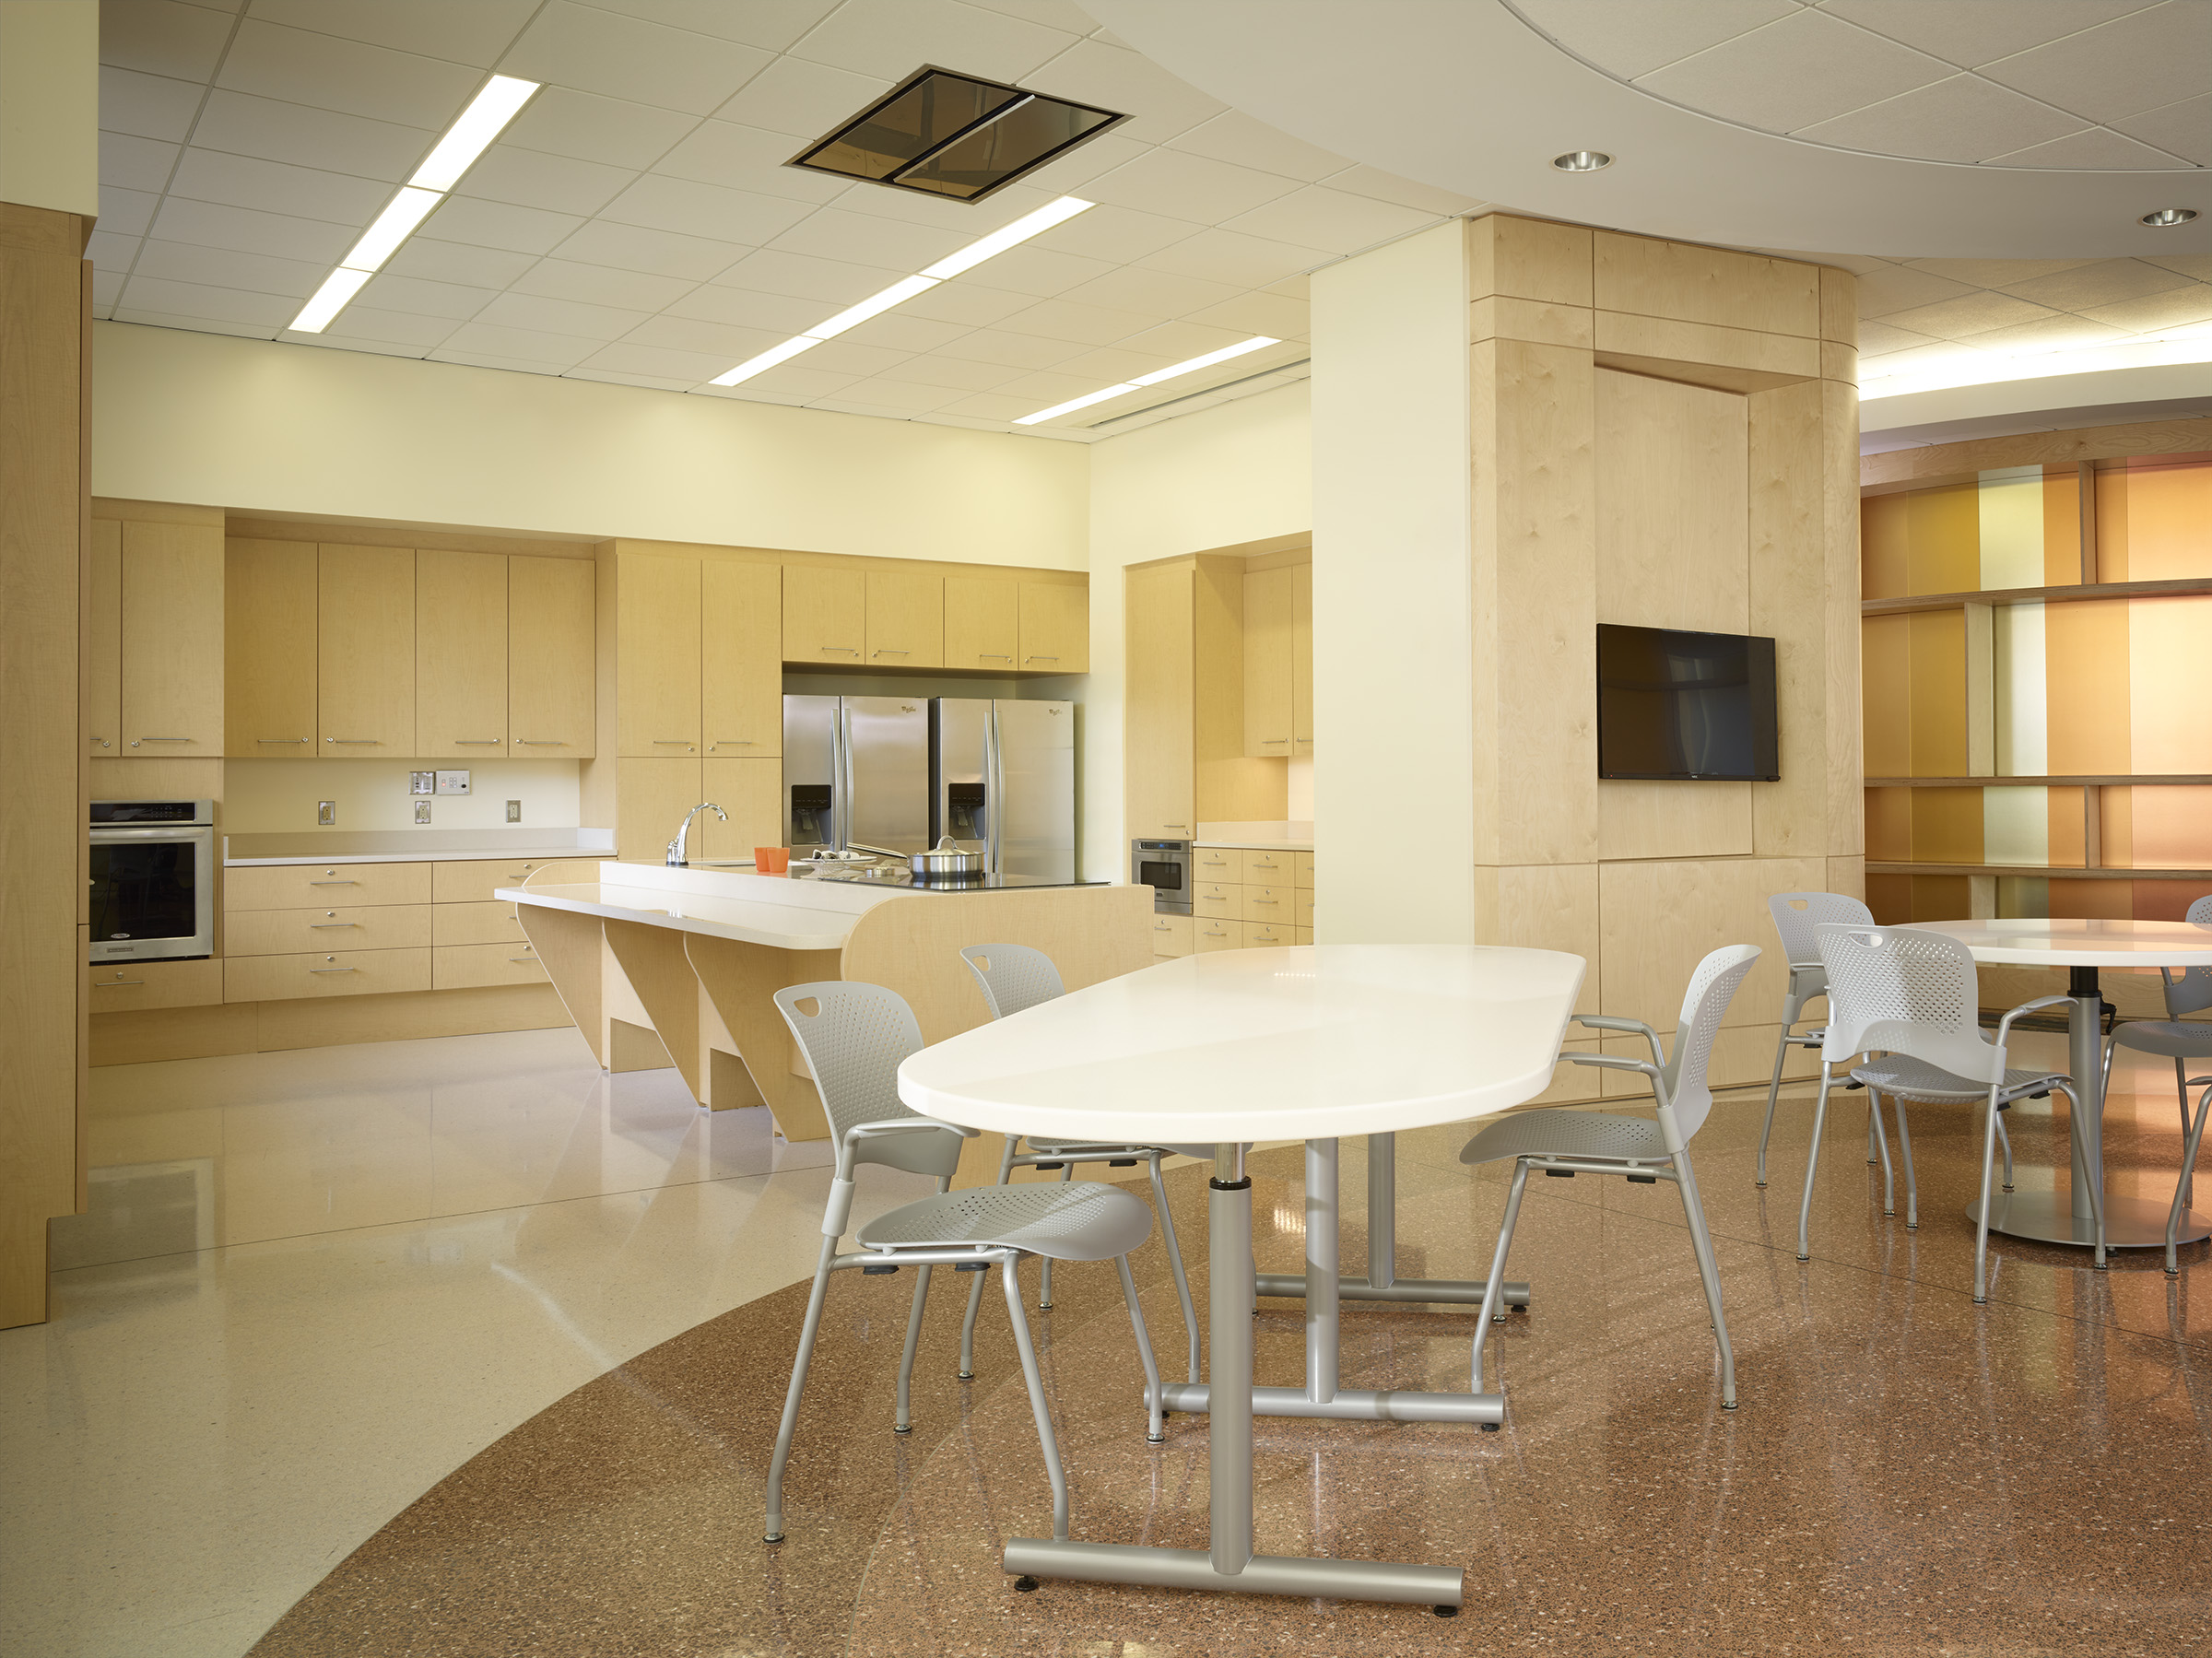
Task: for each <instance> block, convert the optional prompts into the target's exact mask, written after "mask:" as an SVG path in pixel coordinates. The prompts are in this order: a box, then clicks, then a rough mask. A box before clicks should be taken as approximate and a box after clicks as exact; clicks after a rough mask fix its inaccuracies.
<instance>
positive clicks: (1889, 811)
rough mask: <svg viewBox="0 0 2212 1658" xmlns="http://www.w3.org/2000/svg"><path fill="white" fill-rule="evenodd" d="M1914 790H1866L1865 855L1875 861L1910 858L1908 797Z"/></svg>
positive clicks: (1901, 860)
mask: <svg viewBox="0 0 2212 1658" xmlns="http://www.w3.org/2000/svg"><path fill="white" fill-rule="evenodd" d="M1919 792H1920V791H1918V790H1917V789H1869V790H1867V791H1866V855H1867V856H1868V857H1869V858H1872V859H1873V860H1874V861H1875V862H1876V863H1877V864H1907V863H1910V862H1912V796H1913V795H1914V794H1918V793H1919Z"/></svg>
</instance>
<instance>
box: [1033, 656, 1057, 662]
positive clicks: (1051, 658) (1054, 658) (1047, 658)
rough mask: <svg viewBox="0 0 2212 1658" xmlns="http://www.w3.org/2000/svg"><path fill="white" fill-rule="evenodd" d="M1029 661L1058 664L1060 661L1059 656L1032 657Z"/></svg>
mask: <svg viewBox="0 0 2212 1658" xmlns="http://www.w3.org/2000/svg"><path fill="white" fill-rule="evenodd" d="M1029 660H1030V662H1058V661H1059V660H1060V659H1059V658H1058V657H1057V656H1032V657H1030V658H1029Z"/></svg>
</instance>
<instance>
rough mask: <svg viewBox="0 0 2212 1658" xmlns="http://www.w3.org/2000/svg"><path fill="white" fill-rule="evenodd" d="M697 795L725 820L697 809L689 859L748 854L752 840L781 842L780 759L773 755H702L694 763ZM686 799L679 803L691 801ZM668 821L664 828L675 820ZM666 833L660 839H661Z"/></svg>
mask: <svg viewBox="0 0 2212 1658" xmlns="http://www.w3.org/2000/svg"><path fill="white" fill-rule="evenodd" d="M699 798H700V800H711V801H712V802H714V804H715V805H719V806H720V807H721V808H722V809H723V810H724V811H725V812H727V813H728V814H729V815H730V820H729V821H728V822H727V823H724V822H723V821H722V819H721V818H719V817H715V816H714V814H713V813H712V812H701V813H700V816H699V821H698V822H696V823H694V824H693V825H692V826H691V844H690V848H689V855H690V857H691V859H692V860H693V861H694V862H701V861H709V862H716V863H721V862H728V861H730V860H734V859H749V858H750V857H751V856H752V855H753V848H755V847H756V846H781V845H782V844H783V762H782V760H779V759H742V760H733V759H707V760H702V761H701V762H700V795H699ZM697 804H698V802H696V801H687V802H686V803H685V809H686V810H688V809H689V808H690V807H691V806H692V805H697ZM681 821H682V817H681V815H680V814H679V815H678V816H677V818H676V819H675V820H674V821H672V822H670V824H669V826H668V834H670V835H672V834H674V833H675V832H676V824H677V822H681ZM667 838H668V837H667V835H664V836H662V837H661V839H662V840H663V841H666V840H667Z"/></svg>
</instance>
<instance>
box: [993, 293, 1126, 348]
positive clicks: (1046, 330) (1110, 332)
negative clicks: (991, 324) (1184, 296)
mask: <svg viewBox="0 0 2212 1658" xmlns="http://www.w3.org/2000/svg"><path fill="white" fill-rule="evenodd" d="M1157 321H1158V319H1157V318H1154V317H1148V316H1146V315H1145V314H1143V313H1142V312H1135V311H1116V310H1113V309H1112V308H1110V307H1108V306H1104V305H1078V304H1076V303H1075V302H1074V301H1072V300H1042V301H1041V302H1040V303H1038V304H1035V305H1032V306H1030V308H1029V310H1027V311H1018V312H1015V313H1014V314H1013V315H1012V316H1010V317H1008V318H1006V321H1005V322H1003V323H999V328H1000V329H1001V330H1002V331H1004V332H1006V333H1007V334H1035V335H1042V336H1043V337H1045V338H1046V339H1053V340H1075V341H1077V342H1079V343H1080V344H1083V345H1086V346H1111V345H1112V344H1113V343H1114V342H1115V341H1116V340H1121V339H1126V338H1127V337H1128V336H1129V335H1132V334H1135V332H1136V331H1137V330H1138V329H1140V328H1144V327H1148V326H1150V325H1151V324H1152V323H1155V322H1157Z"/></svg>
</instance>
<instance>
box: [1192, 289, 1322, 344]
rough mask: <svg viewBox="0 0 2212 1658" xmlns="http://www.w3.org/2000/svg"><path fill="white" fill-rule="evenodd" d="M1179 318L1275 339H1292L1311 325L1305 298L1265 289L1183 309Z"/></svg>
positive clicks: (1240, 333)
mask: <svg viewBox="0 0 2212 1658" xmlns="http://www.w3.org/2000/svg"><path fill="white" fill-rule="evenodd" d="M1183 321H1184V322H1186V323H1210V324H1212V325H1213V326H1214V327H1216V328H1227V329H1230V331H1232V332H1233V333H1235V334H1236V335H1239V336H1240V337H1241V338H1244V339H1250V338H1251V337H1252V336H1253V335H1255V334H1267V335H1274V336H1275V337H1276V338H1277V339H1278V340H1290V339H1296V338H1298V337H1299V336H1300V335H1302V334H1304V333H1305V332H1306V330H1307V328H1308V327H1310V326H1311V325H1312V323H1311V319H1310V318H1309V316H1308V314H1307V307H1306V302H1305V300H1292V299H1289V298H1287V297H1286V296H1284V295H1282V294H1268V293H1257V294H1239V295H1238V296H1237V297H1236V298H1235V299H1233V300H1222V301H1221V303H1220V304H1218V305H1209V306H1207V307H1206V309H1205V310H1203V311H1194V312H1187V313H1186V314H1185V315H1184V317H1183Z"/></svg>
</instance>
